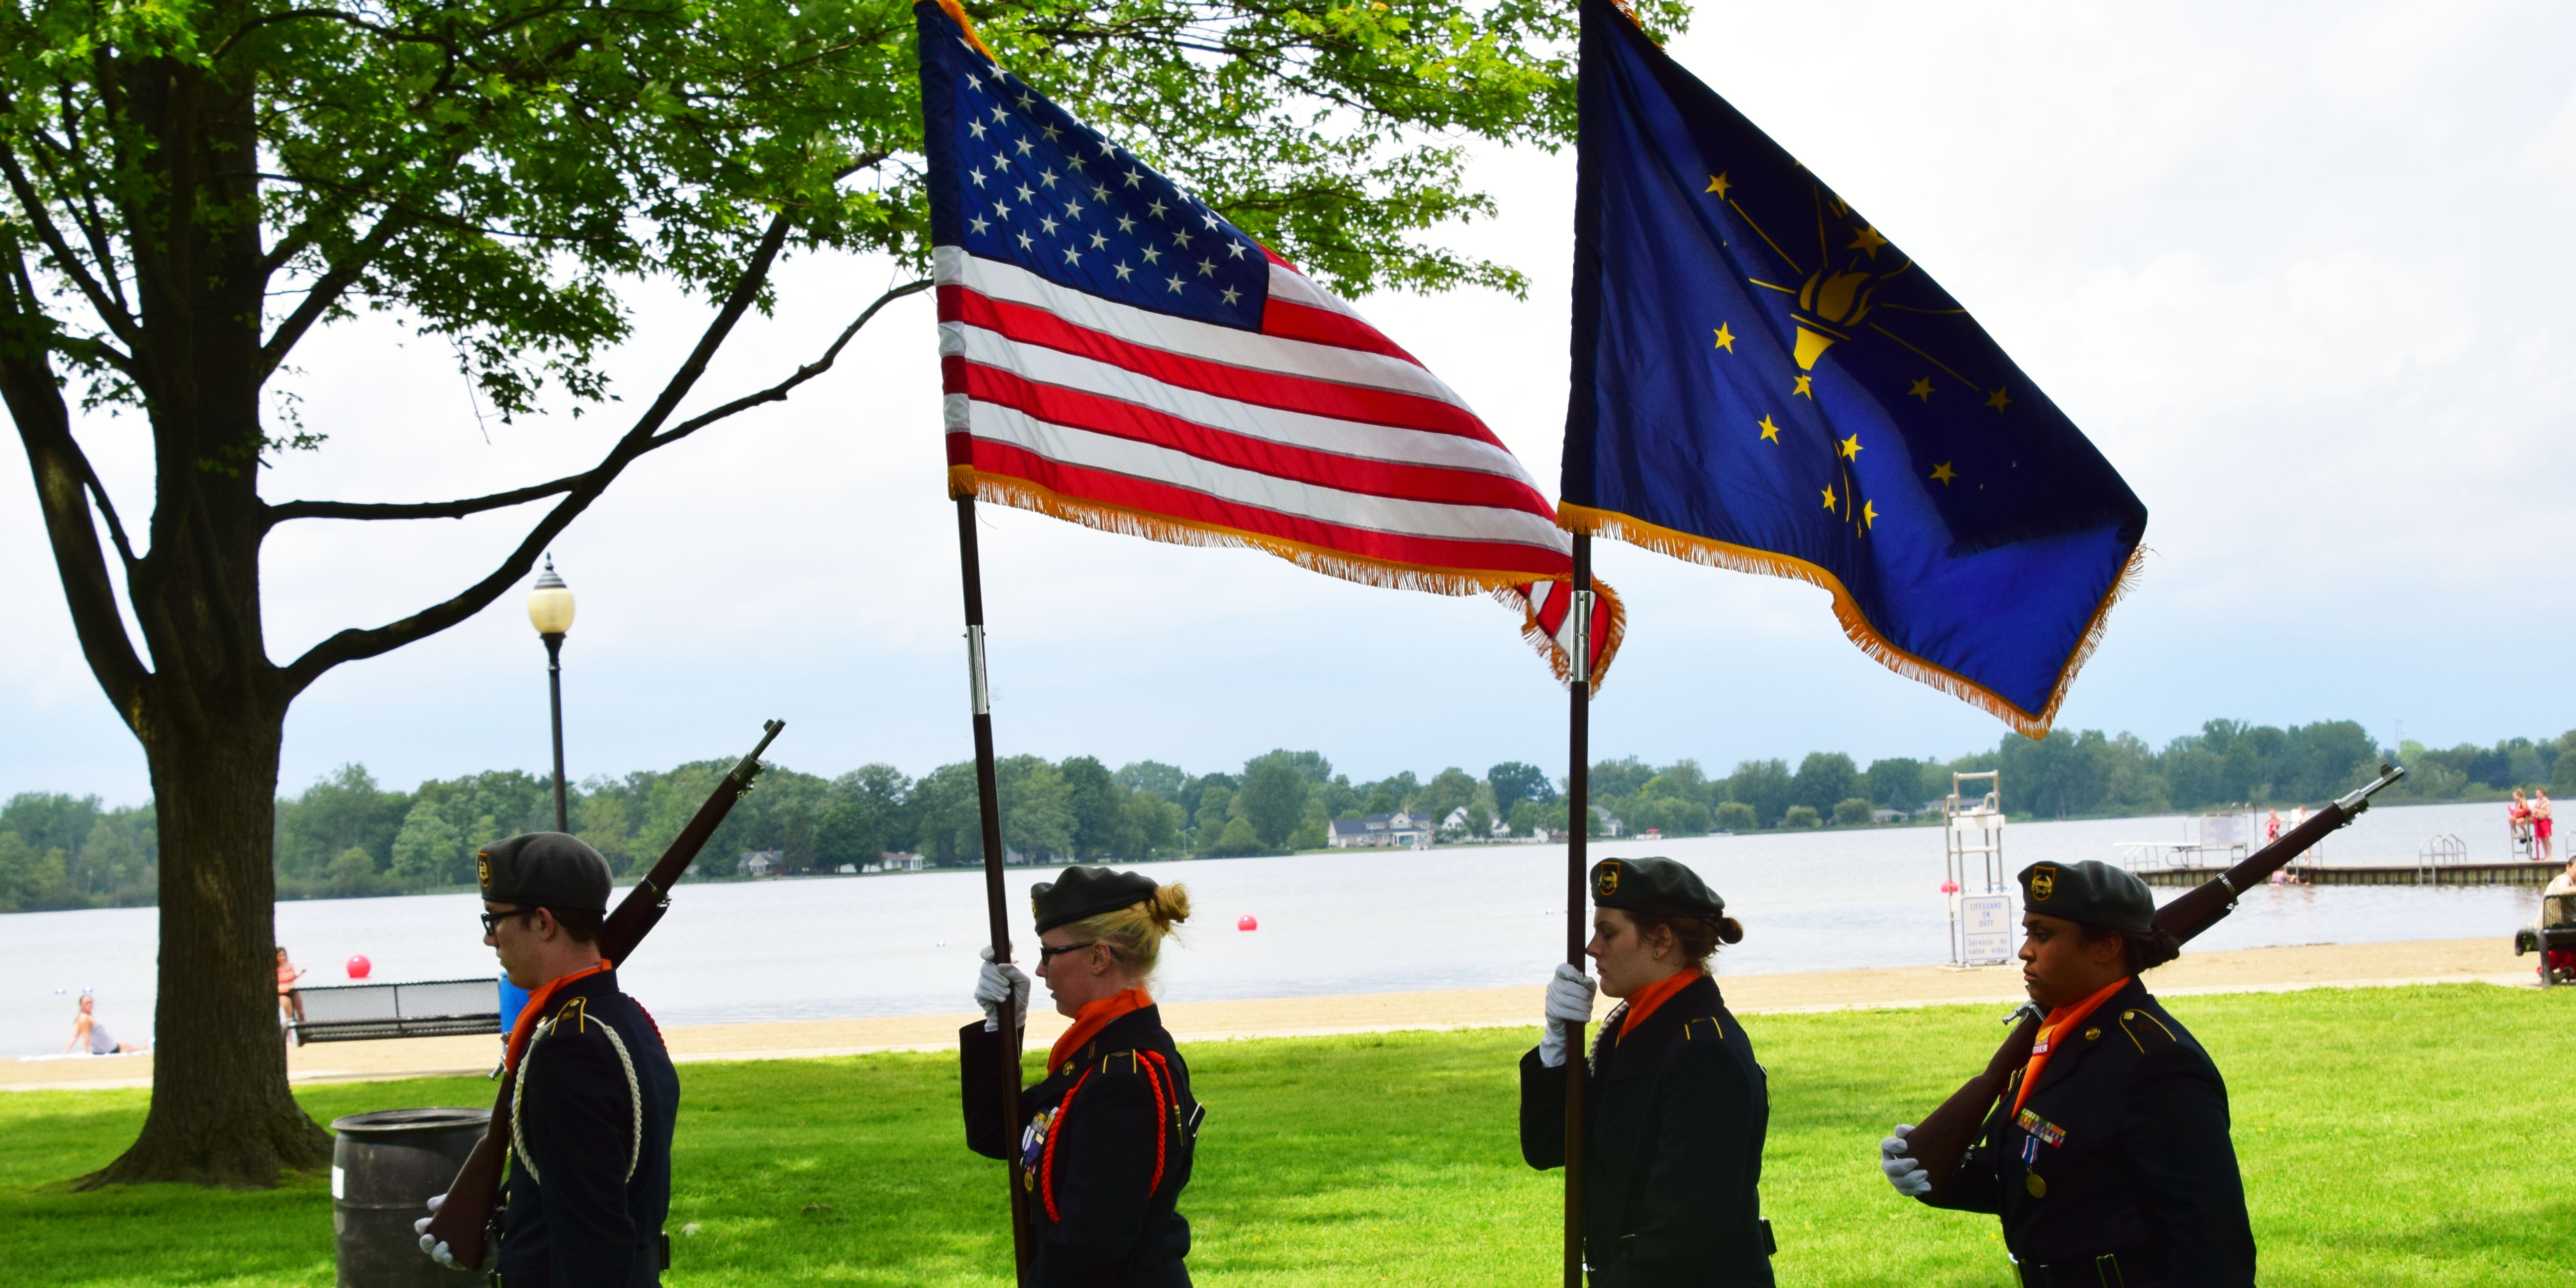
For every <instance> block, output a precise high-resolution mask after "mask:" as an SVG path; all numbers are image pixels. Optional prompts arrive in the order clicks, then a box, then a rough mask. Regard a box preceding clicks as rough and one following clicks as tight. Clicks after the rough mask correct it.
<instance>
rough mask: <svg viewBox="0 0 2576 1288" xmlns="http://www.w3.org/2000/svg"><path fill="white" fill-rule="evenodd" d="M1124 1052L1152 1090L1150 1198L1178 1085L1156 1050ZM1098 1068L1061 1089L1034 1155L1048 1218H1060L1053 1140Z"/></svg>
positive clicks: (1157, 1184) (1159, 1180)
mask: <svg viewBox="0 0 2576 1288" xmlns="http://www.w3.org/2000/svg"><path fill="white" fill-rule="evenodd" d="M1127 1055H1128V1057H1129V1058H1130V1059H1133V1060H1135V1061H1136V1067H1137V1069H1138V1070H1139V1071H1140V1072H1142V1073H1143V1074H1144V1075H1145V1085H1146V1086H1149V1087H1152V1088H1153V1089H1154V1180H1153V1183H1152V1184H1150V1185H1147V1186H1146V1187H1145V1196H1146V1197H1147V1198H1152V1197H1153V1196H1154V1194H1155V1193H1156V1192H1158V1191H1160V1190H1161V1189H1162V1188H1163V1168H1164V1165H1165V1162H1166V1160H1167V1159H1168V1158H1169V1153H1168V1149H1169V1146H1168V1143H1167V1141H1166V1139H1165V1137H1166V1135H1167V1132H1166V1130H1165V1129H1166V1126H1167V1120H1168V1119H1169V1118H1170V1117H1171V1116H1172V1112H1173V1108H1174V1102H1175V1101H1176V1100H1178V1098H1179V1096H1180V1087H1179V1086H1178V1085H1177V1084H1175V1083H1173V1082H1172V1081H1171V1070H1170V1068H1169V1066H1167V1065H1165V1064H1164V1063H1163V1057H1162V1055H1161V1054H1160V1053H1158V1052H1153V1051H1130V1052H1128V1053H1127ZM1109 1058H1114V1057H1108V1058H1103V1060H1102V1061H1101V1064H1106V1063H1108V1060H1109ZM1099 1068H1100V1065H1097V1064H1096V1065H1093V1066H1092V1067H1091V1068H1089V1069H1085V1070H1083V1072H1082V1076H1081V1077H1079V1078H1076V1079H1074V1080H1073V1088H1072V1090H1069V1091H1067V1092H1065V1093H1064V1099H1063V1100H1061V1101H1059V1102H1057V1104H1056V1108H1055V1122H1054V1123H1053V1124H1052V1125H1051V1126H1050V1127H1049V1128H1048V1129H1047V1142H1046V1149H1045V1150H1044V1151H1043V1152H1042V1153H1040V1154H1039V1156H1038V1197H1039V1198H1040V1199H1041V1200H1043V1201H1044V1202H1045V1204H1046V1214H1047V1219H1048V1220H1050V1221H1061V1220H1063V1219H1064V1218H1063V1217H1062V1216H1060V1215H1058V1214H1057V1212H1056V1207H1055V1146H1056V1142H1057V1141H1060V1140H1063V1139H1064V1128H1065V1121H1066V1119H1067V1118H1068V1117H1069V1116H1070V1115H1071V1114H1072V1113H1073V1098H1074V1097H1075V1096H1076V1095H1078V1094H1080V1093H1081V1091H1082V1084H1084V1083H1086V1082H1089V1081H1091V1075H1092V1074H1093V1073H1095V1072H1097V1071H1098V1070H1099ZM1167 1087H1168V1090H1167V1089H1166V1088H1167Z"/></svg>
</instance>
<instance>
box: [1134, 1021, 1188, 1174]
mask: <svg viewBox="0 0 2576 1288" xmlns="http://www.w3.org/2000/svg"><path fill="white" fill-rule="evenodd" d="M1136 1054H1137V1055H1139V1056H1142V1057H1144V1059H1145V1061H1150V1063H1146V1064H1145V1066H1144V1068H1145V1081H1146V1082H1147V1083H1148V1084H1149V1085H1151V1086H1152V1087H1153V1088H1154V1183H1153V1184H1151V1185H1148V1186H1146V1187H1145V1197H1146V1198H1148V1199H1151V1198H1153V1197H1154V1194H1155V1192H1156V1191H1158V1190H1160V1189H1162V1188H1163V1135H1164V1132H1163V1128H1164V1126H1165V1124H1166V1123H1168V1122H1169V1120H1170V1119H1171V1116H1172V1105H1173V1102H1174V1101H1176V1100H1178V1099H1179V1098H1180V1088H1179V1087H1173V1088H1172V1089H1171V1091H1170V1094H1169V1095H1168V1096H1167V1095H1166V1094H1165V1092H1164V1083H1165V1082H1167V1081H1169V1080H1170V1078H1171V1076H1172V1074H1171V1070H1169V1069H1167V1068H1165V1067H1164V1066H1163V1056H1162V1053H1161V1052H1158V1051H1139V1052H1137V1053H1136Z"/></svg>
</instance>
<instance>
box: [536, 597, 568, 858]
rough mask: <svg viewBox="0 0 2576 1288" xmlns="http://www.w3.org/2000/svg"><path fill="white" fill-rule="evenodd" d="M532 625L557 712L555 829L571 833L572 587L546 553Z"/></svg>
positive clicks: (547, 684) (555, 712)
mask: <svg viewBox="0 0 2576 1288" xmlns="http://www.w3.org/2000/svg"><path fill="white" fill-rule="evenodd" d="M528 624H529V625H531V626H534V627H536V628H537V638H539V639H542V640H544V641H545V642H546V687H547V689H548V690H549V691H550V692H551V695H552V698H553V703H554V715H555V830H556V831H558V832H569V831H571V830H572V828H571V827H570V826H569V824H570V819H569V817H568V816H567V814H566V813H565V807H564V755H563V639H564V632H566V631H568V630H571V629H572V588H571V587H568V586H566V585H564V581H563V578H561V577H559V576H557V575H555V557H554V555H553V554H552V553H548V554H547V555H546V567H545V571H543V572H541V573H538V574H537V584H536V587H535V588H534V589H532V590H530V591H529V592H528Z"/></svg>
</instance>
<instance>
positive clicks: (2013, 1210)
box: [1879, 859, 2254, 1288]
mask: <svg viewBox="0 0 2576 1288" xmlns="http://www.w3.org/2000/svg"><path fill="white" fill-rule="evenodd" d="M2021 885H2022V907H2023V909H2024V914H2023V916H2022V930H2023V934H2024V936H2025V938H2024V939H2023V940H2022V946H2021V960H2022V963H2023V964H2022V973H2021V974H2022V983H2023V985H2024V987H2025V988H2026V990H2027V991H2028V992H2029V994H2030V1000H2031V1005H2032V1006H2033V1007H2035V1008H2038V1009H2040V1010H2042V1011H2045V1012H2046V1018H2045V1019H2043V1020H2042V1021H2041V1023H2040V1027H2039V1030H2038V1036H2037V1040H2036V1041H2034V1042H2033V1043H2032V1046H2031V1054H2030V1060H2029V1062H2028V1063H2026V1064H2024V1065H2023V1066H2022V1068H2021V1069H2020V1071H2018V1072H2016V1073H2015V1074H2013V1075H2012V1078H2011V1080H2010V1081H2008V1082H2007V1083H2006V1084H2005V1087H2004V1093H2003V1096H2002V1098H2001V1099H2000V1100H1998V1101H1997V1102H1996V1104H1995V1108H1994V1111H1993V1113H1992V1114H1991V1115H1989V1116H1988V1117H1987V1119H1986V1124H1985V1127H1984V1129H1983V1131H1982V1132H1981V1133H1980V1134H1979V1137H1978V1140H1977V1143H1976V1144H1975V1145H1973V1146H1971V1147H1970V1148H1969V1150H1968V1153H1967V1156H1966V1158H1965V1159H1964V1160H1963V1161H1962V1162H1961V1163H1960V1165H1959V1171H1958V1174H1957V1178H1956V1179H1955V1180H1953V1181H1951V1182H1950V1183H1949V1184H1947V1185H1946V1186H1944V1187H1942V1192H1941V1194H1940V1196H1939V1197H1938V1198H1937V1199H1936V1198H1935V1197H1934V1196H1933V1195H1932V1194H1931V1190H1932V1188H1933V1186H1932V1182H1931V1179H1930V1177H1929V1176H1928V1174H1927V1173H1926V1171H1925V1169H1924V1168H1923V1167H1922V1165H1921V1164H1919V1163H1917V1162H1916V1161H1915V1160H1914V1159H1913V1158H1912V1157H1911V1156H1910V1152H1909V1151H1910V1146H1909V1145H1908V1143H1907V1141H1906V1136H1907V1134H1908V1133H1910V1132H1911V1131H1912V1130H1913V1128H1912V1127H1911V1126H1905V1125H1900V1126H1898V1127H1897V1129H1896V1134H1895V1135H1893V1136H1890V1137H1888V1138H1887V1139H1886V1140H1884V1141H1882V1142H1880V1145H1879V1149H1880V1156H1881V1157H1880V1168H1881V1170H1883V1171H1884V1172H1886V1174H1887V1178H1888V1181H1889V1183H1890V1184H1893V1185H1894V1186H1895V1187H1896V1189H1897V1191H1898V1192H1899V1193H1902V1194H1908V1195H1913V1196H1915V1197H1917V1198H1920V1199H1922V1200H1923V1201H1925V1202H1926V1203H1930V1204H1932V1205H1933V1206H1936V1207H1946V1208H1953V1209H1956V1210H1959V1211H1964V1212H1993V1213H1996V1214H1998V1215H1999V1216H2001V1217H2002V1218H2003V1226H2004V1246H2005V1248H2006V1249H2007V1250H2008V1251H2009V1252H2010V1253H2011V1254H2012V1257H2013V1260H2014V1261H2015V1262H2016V1263H2017V1264H2018V1265H2019V1267H2020V1272H2021V1281H2022V1283H2023V1284H2025V1285H2027V1286H2028V1288H2072V1286H2074V1285H2081V1286H2082V1288H2106V1286H2107V1288H2152V1286H2153V1285H2159V1284H2170V1285H2173V1286H2174V1288H2186V1286H2188V1288H2239V1286H2244V1288H2250V1286H2251V1285H2252V1284H2253V1282H2254V1231H2253V1227H2252V1225H2251V1224H2250V1223H2249V1222H2248V1221H2247V1219H2246V1215H2245V1186H2244V1183H2243V1181H2242V1180H2240V1179H2239V1178H2238V1176H2237V1172H2236V1150H2235V1147H2234V1146H2233V1144H2231V1143H2230V1141H2229V1139H2228V1121H2227V1084H2226V1083H2225V1082H2224V1081H2222V1080H2221V1079H2220V1078H2219V1076H2218V1066H2216V1065H2215V1064H2212V1063H2211V1062H2210V1059H2209V1054H2208V1053H2207V1052H2205V1051H2203V1050H2201V1048H2200V1043H2198V1042H2196V1041H2193V1040H2192V1036H2191V1033H2190V1031H2189V1030H2187V1029H2185V1028H2183V1026H2182V1024H2181V1023H2180V1022H2179V1021H2177V1020H2175V1019H2174V1018H2173V1017H2172V1016H2170V1015H2167V1014H2166V1013H2165V1009H2164V1008H2163V1007H2162V1006H2160V1005H2158V1004H2157V1003H2156V999H2155V998H2153V997H2151V996H2149V995H2148V993H2147V989H2146V986H2145V985H2144V984H2141V983H2139V982H2138V975H2139V974H2140V972H2143V971H2145V970H2147V969H2148V968H2150V967H2154V966H2160V965H2163V964H2164V963H2166V962H2169V961H2172V960H2173V959H2174V957H2175V956H2176V955H2177V954H2178V953H2179V952H2180V950H2181V945H2180V944H2179V943H2177V942H2176V941H2175V940H2174V938H2173V936H2172V935H2170V934H2167V933H2163V932H2159V931H2157V930H2156V929H2155V926H2154V917H2155V910H2156V905H2155V899H2154V898H2153V897H2152V896H2150V895H2149V894H2148V893H2147V883H2146V882H2144V881H2141V880H2139V879H2138V878H2137V877H2136V876H2135V875H2132V874H2131V873H2128V872H2126V871H2123V870H2121V869H2119V868H2116V867H2113V866H2111V865H2110V864H2107V863H2102V862H2099V861H2097V860H2092V859H2087V860H2085V861H2084V862H2081V863H2035V864H2032V865H2031V866H2029V867H2027V868H2024V869H2022V872H2021Z"/></svg>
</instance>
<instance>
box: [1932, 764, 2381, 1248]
mask: <svg viewBox="0 0 2576 1288" xmlns="http://www.w3.org/2000/svg"><path fill="white" fill-rule="evenodd" d="M2405 776H2406V771H2405V770H2404V769H2403V768H2400V767H2398V766H2396V765H2388V764H2383V765H2381V766H2380V767H2379V777H2377V778H2375V779H2372V780H2371V781H2370V782H2367V783H2364V784H2362V785H2361V786H2359V787H2356V788H2354V789H2353V790H2352V791H2350V792H2348V793H2346V794H2345V795H2344V797H2343V799H2341V800H2338V801H2336V802H2335V803H2334V804H2332V805H2328V806H2326V807H2325V808H2324V809H2322V810H2319V811H2317V813H2316V814H2315V815H2314V816H2313V817H2311V818H2309V819H2308V821H2307V822H2305V823H2301V824H2299V825H2298V826H2297V827H2295V828H2292V829H2290V834H2289V835H2287V836H2284V837H2282V838H2281V839H2280V840H2277V841H2274V842H2272V843H2271V844H2269V845H2266V846H2264V847H2263V848H2262V849H2260V850H2257V851H2255V852H2254V853H2253V854H2252V855H2250V856H2248V857H2247V858H2246V860H2245V861H2244V862H2242V863H2239V864H2237V865H2236V866H2234V867H2232V868H2229V869H2228V870H2226V871H2225V872H2221V873H2219V874H2218V875H2217V876H2214V877H2211V878H2210V879H2209V880H2207V881H2203V882H2201V883H2200V884H2199V885H2197V886H2194V887H2192V888H2191V889H2190V890H2188V891H2186V892H2184V893H2183V895H2182V897H2180V898H2178V899H2175V900H2174V901H2173V902H2171V903H2168V904H2166V905H2165V906H2164V907H2162V908H2158V909H2156V917H2155V928H2156V929H2157V930H2158V931H2161V932H2164V933H2168V934H2171V935H2172V936H2173V937H2174V938H2175V939H2176V940H2177V941H2180V942H2184V943H2188V942H2190V941H2191V939H2192V938H2193V937H2194V936H2196V935H2198V934H2199V933H2200V932H2202V931H2204V930H2207V929H2209V928H2210V927H2211V926H2214V925H2217V924H2218V922H2219V920H2220V919H2221V918H2223V917H2225V916H2226V915H2227V914H2229V913H2231V912H2234V911H2236V897H2237V896H2238V895H2240V894H2243V893H2244V892H2245V891H2247V890H2250V889H2252V888H2254V887H2255V886H2258V885H2261V884H2263V882H2264V881H2266V880H2268V879H2269V878H2270V877H2271V875H2272V874H2273V873H2275V872H2278V871H2280V870H2281V869H2282V868H2284V867H2287V866H2289V864H2290V861H2291V860H2293V859H2296V858H2298V857H2299V856H2300V855H2302V854H2305V853H2307V852H2308V849H2309V848H2310V847H2312V846H2314V845H2315V844H2316V843H2317V842H2319V841H2322V840H2324V839H2326V835H2327V834H2328V833H2330V832H2333V831H2335V830H2336V829H2338V828H2340V827H2342V826H2343V825H2344V824H2346V823H2349V822H2351V821H2353V820H2354V819H2356V818H2359V817H2361V812H2362V811H2363V810H2366V809H2369V808H2370V798H2371V797H2372V796H2373V795H2374V794H2376V793H2377V792H2378V791H2379V790H2380V789H2381V788H2383V787H2386V786H2388V785H2389V784H2391V783H2394V782H2396V781H2397V780H2399V779H2401V778H2404V777H2405ZM2042 1018H2043V1017H2042V1016H2041V1014H2040V1010H2039V1007H2038V1006H2037V1005H2036V1004H2034V1003H2030V1002H2024V1003H2022V1005H2021V1006H2019V1007H2018V1008H2016V1009H2015V1010H2014V1011H2013V1013H2012V1014H2010V1015H2007V1016H2005V1017H2004V1022H2005V1023H2007V1024H2010V1025H2012V1026H2013V1031H2012V1036H2010V1037H2007V1038H2005V1039H2004V1044H2003V1045H2002V1046H2001V1047H1998V1048H1996V1050H1995V1054H1994V1058H1993V1059H1991V1060H1988V1061H1987V1062H1986V1068H1985V1071H1984V1072H1983V1073H1980V1074H1978V1075H1977V1076H1976V1077H1974V1078H1971V1079H1969V1080H1968V1082H1967V1084H1966V1085H1965V1086H1962V1087H1960V1088H1959V1089H1958V1090H1957V1091H1956V1092H1953V1093H1952V1094H1951V1096H1950V1098H1949V1099H1948V1100H1945V1101H1942V1102H1941V1107H1940V1108H1938V1109H1935V1110H1933V1111H1932V1113H1931V1114H1930V1116H1928V1117H1926V1118H1925V1119H1924V1120H1923V1123H1922V1125H1921V1126H1918V1127H1916V1128H1915V1129H1914V1131H1913V1134H1911V1135H1909V1136H1907V1137H1906V1143H1907V1144H1909V1145H1911V1146H1913V1155H1914V1160H1915V1161H1916V1162H1918V1163H1921V1164H1922V1165H1923V1170H1924V1171H1925V1172H1926V1173H1927V1174H1928V1175H1929V1177H1930V1180H1931V1182H1932V1190H1931V1193H1930V1194H1929V1195H1927V1196H1926V1197H1928V1198H1930V1199H1932V1200H1934V1201H1936V1202H1937V1201H1939V1200H1940V1199H1941V1198H1942V1196H1943V1195H1944V1194H1945V1193H1946V1192H1947V1191H1948V1190H1949V1188H1950V1182H1951V1181H1952V1180H1953V1179H1955V1178H1956V1177H1957V1176H1958V1174H1959V1163H1960V1161H1961V1160H1962V1159H1964V1158H1966V1157H1967V1155H1968V1146H1969V1145H1970V1144H1971V1143H1973V1142H1974V1141H1975V1140H1976V1135H1977V1129H1978V1128H1979V1127H1980V1126H1982V1125H1984V1123H1985V1119H1986V1111H1987V1110H1989V1109H1991V1108H1993V1107H1994V1103H1995V1101H1996V1100H1997V1099H1998V1098H1999V1097H2001V1096H2002V1095H2003V1092H2004V1087H2005V1086H2006V1084H2008V1083H2010V1082H2011V1080H2012V1074H2013V1070H2015V1069H2019V1068H2021V1067H2022V1066H2023V1065H2025V1064H2027V1063H2029V1061H2030V1048H2031V1044H2032V1043H2034V1042H2036V1041H2037V1040H2038V1037H2039V1024H2040V1020H2041V1019H2042Z"/></svg>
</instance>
